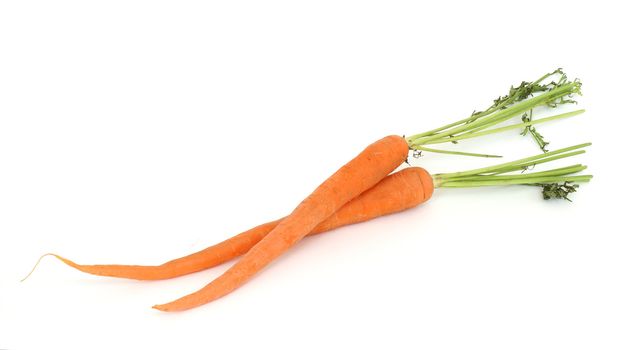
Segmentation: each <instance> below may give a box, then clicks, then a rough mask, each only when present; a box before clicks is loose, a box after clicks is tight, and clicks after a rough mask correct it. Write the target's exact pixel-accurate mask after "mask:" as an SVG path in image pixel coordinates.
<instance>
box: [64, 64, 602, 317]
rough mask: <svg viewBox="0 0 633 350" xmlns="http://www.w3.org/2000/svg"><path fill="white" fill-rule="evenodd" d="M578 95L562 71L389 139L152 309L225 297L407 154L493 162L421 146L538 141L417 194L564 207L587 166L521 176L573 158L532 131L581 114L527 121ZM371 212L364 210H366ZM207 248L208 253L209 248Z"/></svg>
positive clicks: (440, 178) (361, 210)
mask: <svg viewBox="0 0 633 350" xmlns="http://www.w3.org/2000/svg"><path fill="white" fill-rule="evenodd" d="M550 78H552V81H549V82H547V79H550ZM580 88H581V83H580V81H578V80H573V81H570V80H568V79H567V76H566V75H565V74H564V73H563V72H562V70H560V69H557V70H555V71H554V72H552V73H548V74H545V75H544V76H542V77H541V78H539V79H537V80H536V81H534V82H522V83H521V84H519V85H518V86H517V87H511V88H510V90H509V92H508V94H507V95H505V96H500V97H499V98H497V99H495V100H494V102H493V104H492V105H491V106H490V107H488V108H487V109H485V110H482V111H475V112H473V113H472V114H471V115H470V116H469V117H467V118H464V119H461V120H458V121H456V122H453V123H450V124H447V125H445V126H442V127H439V128H435V129H432V130H430V131H426V132H422V133H419V134H414V135H411V136H409V137H402V138H400V137H398V136H388V137H386V138H384V139H381V140H379V141H377V142H375V143H374V144H372V145H370V146H369V147H367V148H366V149H365V150H364V151H363V152H361V154H359V155H358V156H357V157H356V158H354V159H353V160H351V161H350V162H349V163H347V164H346V165H345V166H343V167H342V168H340V169H339V170H338V171H337V172H336V173H334V174H333V175H332V176H331V177H330V178H328V179H327V180H326V181H325V182H324V183H322V184H321V185H320V186H319V187H318V188H317V189H316V190H315V191H314V192H313V193H312V194H311V195H310V196H308V197H307V198H306V199H304V201H302V202H301V203H300V204H299V205H298V206H297V207H296V208H295V210H294V211H293V212H292V213H291V214H290V215H289V216H287V217H285V218H283V219H281V220H280V221H278V222H271V223H267V224H264V225H263V226H259V227H257V228H255V229H254V230H255V231H256V232H255V233H253V232H250V233H249V232H248V231H247V232H245V233H243V234H242V235H244V236H242V235H239V236H238V237H234V238H233V239H230V240H228V241H226V242H223V243H220V245H222V244H225V246H223V247H222V249H219V248H217V247H216V248H215V250H213V249H212V250H213V251H214V252H215V253H218V252H220V253H222V254H219V255H217V256H216V257H215V259H216V260H215V262H216V263H217V262H218V261H221V260H222V259H223V258H226V257H233V256H236V255H239V254H241V253H243V252H244V251H246V249H248V248H249V247H250V249H249V250H248V251H247V252H246V253H245V255H244V256H243V257H242V259H241V260H239V261H238V262H237V263H236V264H235V265H234V266H233V267H231V268H229V269H228V270H227V271H226V272H225V273H224V274H222V275H221V276H220V277H218V278H217V279H215V280H214V281H212V282H211V283H209V284H208V285H207V286H205V287H204V288H202V289H200V290H198V291H197V292H194V293H192V294H190V295H187V296H184V297H182V298H180V299H177V300H175V301H173V302H171V303H167V304H162V305H155V306H154V308H156V309H159V310H163V311H180V310H186V309H189V308H192V307H196V306H199V305H202V304H205V303H207V302H210V301H213V300H216V299H218V298H220V297H222V296H224V295H226V294H228V293H230V292H232V291H233V290H235V289H236V288H238V287H240V286H241V285H243V284H244V283H245V282H246V281H248V280H249V279H250V278H252V277H253V276H254V275H256V274H257V273H258V272H259V271H261V270H262V269H263V268H265V267H266V266H267V265H268V264H270V263H271V262H272V261H273V260H274V259H275V258H277V257H278V256H280V255H281V254H283V253H284V252H285V251H287V250H288V249H290V248H291V247H292V246H293V245H294V244H295V243H296V242H297V241H299V240H300V239H302V238H303V237H305V236H306V235H308V234H310V233H311V232H314V231H315V229H318V228H319V227H320V226H319V225H320V224H322V223H323V222H324V221H325V220H328V221H329V220H330V219H331V218H332V215H334V214H335V213H337V211H339V210H343V208H344V206H345V205H346V203H349V202H350V201H352V200H353V199H354V198H356V197H357V196H359V195H361V194H362V193H364V192H365V191H367V190H368V189H370V188H372V187H373V186H375V185H376V184H377V183H379V182H380V181H381V180H382V179H384V178H385V177H386V176H387V175H388V174H389V173H390V172H391V171H392V170H393V169H395V168H396V167H397V166H398V165H400V164H401V163H402V162H403V161H405V159H406V157H407V153H408V151H409V150H412V151H413V156H414V158H415V157H419V156H421V155H422V152H435V153H443V154H455V155H465V156H475V157H499V156H496V155H490V154H479V153H467V152H461V151H452V150H447V149H436V148H429V147H428V145H435V144H446V143H457V141H461V140H466V139H470V138H475V137H481V136H486V135H491V134H495V133H499V132H505V131H509V130H514V129H522V130H523V131H522V132H521V135H528V134H529V135H530V136H531V137H532V138H533V139H534V140H535V141H536V142H537V144H538V145H539V147H540V148H541V150H542V151H543V152H547V153H545V154H542V155H537V156H532V157H528V158H524V159H520V160H517V161H513V162H508V163H503V164H499V165H494V166H489V167H485V168H480V169H474V170H469V171H465V172H456V173H448V174H436V175H433V176H432V177H430V179H431V181H428V180H427V182H426V185H425V184H423V185H422V187H425V186H430V187H431V188H433V187H435V188H437V187H445V188H451V187H452V188H463V187H480V186H500V185H516V184H520V185H531V186H540V187H542V188H543V198H544V199H551V198H563V199H567V200H569V199H568V195H569V194H570V193H572V192H575V191H576V188H577V187H578V185H576V184H575V183H574V182H588V181H590V179H591V176H590V175H581V176H570V174H574V173H577V172H580V171H582V170H584V169H585V168H586V166H583V165H580V164H576V165H572V166H568V167H564V168H558V169H553V170H546V171H541V172H534V173H525V174H524V173H523V172H525V171H528V170H531V167H533V166H535V165H537V164H541V163H545V162H549V161H552V160H556V159H560V158H565V157H569V156H573V155H576V154H580V153H583V152H584V151H578V150H577V149H579V148H582V147H586V146H588V145H589V144H582V145H578V146H573V147H569V148H566V149H561V150H558V151H552V152H548V150H547V149H546V146H547V145H548V142H547V141H545V140H544V138H543V136H542V135H541V134H540V133H539V132H537V131H536V129H535V125H537V124H540V123H545V122H549V121H553V120H558V119H563V118H568V117H571V116H575V115H578V114H581V113H583V112H584V110H576V111H572V112H567V113H562V114H558V115H553V116H548V117H546V118H540V119H533V110H534V109H535V108H539V109H541V108H540V107H545V108H549V109H553V108H555V107H557V106H559V105H562V104H568V103H575V101H574V100H573V96H574V95H575V94H580ZM515 117H520V118H521V122H520V123H516V124H510V125H506V126H503V127H495V128H492V127H494V126H497V125H499V124H501V123H504V122H506V121H508V120H510V119H512V118H515ZM517 171H521V173H520V174H517V173H516V172H517ZM513 173H514V174H513ZM427 178H429V177H428V176H427ZM561 182H562V183H561ZM354 203H356V204H358V203H361V202H360V201H357V202H354ZM370 203H371V204H372V205H376V206H377V207H381V206H383V205H384V203H383V202H382V201H381V199H380V198H379V199H375V200H374V201H372V202H370ZM372 205H369V206H370V207H372ZM367 206H368V205H367V204H365V205H363V206H360V207H358V208H357V209H358V212H357V213H356V215H359V218H360V219H359V220H358V221H363V220H367V219H369V218H371V217H372V216H371V215H368V213H371V210H368V209H367ZM376 215H381V214H380V213H378V214H375V215H374V216H373V217H375V216H376ZM348 219H349V218H348ZM268 231H269V232H268ZM242 239H243V240H244V241H242ZM235 242H237V243H235ZM236 245H237V246H236ZM251 246H252V247H251ZM211 248H213V247H210V248H209V249H211ZM241 249H243V250H241ZM205 251H206V250H205ZM205 251H201V252H198V253H194V254H192V255H190V256H187V257H184V258H181V259H176V260H174V261H171V262H168V263H166V264H164V265H168V267H167V268H164V269H167V270H169V267H173V266H181V267H182V266H186V267H187V268H185V269H183V270H181V272H182V271H187V269H190V270H196V269H201V268H202V267H203V266H208V265H209V264H210V263H214V259H213V257H208V256H205V254H207V253H208V251H207V252H205ZM57 257H58V258H60V259H62V261H64V262H65V263H67V264H69V265H71V266H73V267H75V268H78V269H83V270H84V271H87V272H90V271H92V272H91V273H93V272H97V273H98V274H103V275H108V274H110V275H113V276H114V274H113V270H108V269H111V268H110V267H108V266H112V265H88V266H91V267H90V268H87V267H86V265H78V264H75V263H73V262H72V261H70V260H67V259H64V258H62V257H60V256H57ZM118 266H119V267H120V268H121V269H124V270H125V269H127V268H126V267H125V265H118ZM153 268H155V267H147V266H137V267H136V268H135V269H136V271H134V272H133V271H132V270H126V271H124V272H125V273H126V274H129V276H136V277H139V276H140V277H143V278H146V279H155V278H158V277H160V276H161V275H160V273H165V272H164V271H162V272H160V273H157V272H156V271H157V270H156V269H153ZM174 270H176V269H172V271H171V273H175V272H174ZM119 271H121V270H119Z"/></svg>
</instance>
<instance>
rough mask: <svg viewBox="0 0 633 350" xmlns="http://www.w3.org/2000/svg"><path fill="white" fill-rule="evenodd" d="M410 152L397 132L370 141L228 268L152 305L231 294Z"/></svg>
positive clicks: (176, 307) (186, 305)
mask: <svg viewBox="0 0 633 350" xmlns="http://www.w3.org/2000/svg"><path fill="white" fill-rule="evenodd" d="M408 152H409V146H408V144H407V142H406V141H405V140H404V139H403V138H402V137H400V136H395V135H392V136H387V137H385V138H383V139H380V140H378V141H376V142H374V143H373V144H371V145H369V146H368V147H367V148H365V149H364V150H363V151H362V152H361V153H360V154H359V155H358V156H356V157H355V158H354V159H352V160H351V161H349V162H348V163H347V164H345V165H344V166H342V167H341V168H340V169H339V170H337V171H336V172H335V173H334V174H333V175H332V176H330V177H329V178H328V179H327V180H325V182H323V183H322V184H321V185H319V187H317V188H316V190H314V192H312V193H311V194H310V195H309V196H308V197H307V198H306V199H304V200H303V201H302V202H301V203H300V204H299V205H298V206H297V208H295V210H294V211H293V212H292V213H291V214H290V215H288V216H287V217H286V218H285V219H283V220H282V221H281V222H280V223H279V224H278V225H277V226H276V227H275V228H274V229H273V230H272V231H270V233H268V235H266V236H265V237H264V238H263V239H262V240H261V241H259V243H257V244H255V246H253V248H251V249H250V250H249V251H248V252H247V253H246V254H244V256H242V258H241V259H240V260H239V261H238V262H237V263H235V265H233V266H232V267H230V268H229V269H228V270H227V271H226V272H224V273H223V274H222V275H220V276H219V277H218V278H216V279H215V280H213V281H212V282H211V283H209V284H207V285H206V286H205V287H203V288H202V289H200V290H198V291H196V292H194V293H192V294H189V295H186V296H184V297H182V298H180V299H177V300H175V301H172V302H170V303H167V304H162V305H154V308H155V309H158V310H161V311H183V310H187V309H191V308H194V307H197V306H200V305H203V304H206V303H209V302H211V301H213V300H216V299H218V298H220V297H222V296H225V295H227V294H229V293H230V292H232V291H233V290H235V289H237V288H238V287H240V286H241V285H243V284H244V283H245V282H246V281H248V280H249V279H251V278H252V277H253V276H254V275H255V274H257V273H258V272H260V271H261V270H262V269H263V268H264V267H266V266H267V265H268V264H270V263H271V262H272V261H273V260H275V259H276V258H277V257H279V256H280V255H281V254H283V253H284V252H286V251H287V250H288V249H290V248H291V247H292V246H293V245H294V244H295V243H296V242H297V241H299V240H300V239H301V238H303V237H305V236H306V235H307V234H308V233H310V232H311V231H312V230H313V229H314V228H315V227H316V226H317V225H318V224H319V223H321V222H322V221H323V220H325V219H327V218H328V217H330V216H332V215H333V214H334V213H335V212H336V211H337V210H339V209H340V208H341V207H342V206H343V205H345V203H347V202H349V201H350V200H352V199H353V198H355V197H357V196H358V195H360V194H361V193H363V192H365V191H366V190H368V189H369V188H371V187H373V186H374V185H376V184H377V183H378V182H380V180H382V179H383V178H385V177H386V176H387V175H389V173H390V172H392V171H393V170H394V169H396V168H397V167H398V166H399V165H400V164H402V163H403V162H404V161H405V160H406V158H407V155H408Z"/></svg>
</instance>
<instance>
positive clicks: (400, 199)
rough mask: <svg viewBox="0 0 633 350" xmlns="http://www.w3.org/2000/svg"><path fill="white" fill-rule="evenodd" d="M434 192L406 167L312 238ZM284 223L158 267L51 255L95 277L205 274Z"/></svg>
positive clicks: (427, 179)
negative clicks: (77, 260) (83, 262)
mask: <svg viewBox="0 0 633 350" xmlns="http://www.w3.org/2000/svg"><path fill="white" fill-rule="evenodd" d="M433 190H434V188H433V179H432V178H431V175H429V173H428V172H427V171H426V170H424V169H422V168H419V167H411V168H405V169H403V170H400V171H398V172H395V173H393V174H391V175H389V176H387V177H386V178H384V179H383V180H382V181H380V182H379V183H378V184H376V186H374V187H372V188H370V189H369V190H367V191H365V192H363V193H362V194H361V195H360V196H358V197H356V198H354V199H352V200H351V201H349V202H348V203H347V204H345V205H344V206H343V207H341V209H339V210H338V211H337V212H336V213H334V214H333V215H332V216H330V217H329V218H327V219H326V220H324V221H323V222H321V223H320V224H319V225H317V227H315V228H314V230H312V232H310V233H309V235H315V234H319V233H323V232H327V231H331V230H334V229H336V228H338V227H341V226H346V225H351V224H355V223H359V222H364V221H367V220H371V219H374V218H377V217H379V216H384V215H388V214H393V213H396V212H399V211H403V210H406V209H409V208H412V207H415V206H417V205H420V204H421V203H424V202H425V201H427V200H428V199H429V198H430V197H431V196H432V194H433ZM281 220H282V219H279V220H275V221H271V222H267V223H265V224H262V225H259V226H256V227H254V228H252V229H250V230H247V231H244V232H242V233H240V234H238V235H236V236H233V237H231V238H229V239H227V240H225V241H222V242H220V243H218V244H215V245H212V246H210V247H208V248H205V249H203V250H200V251H198V252H195V253H193V254H189V255H187V256H183V257H181V258H178V259H174V260H171V261H168V262H166V263H164V264H162V265H157V266H145V265H81V264H77V263H75V262H73V261H71V260H69V259H66V258H64V257H61V256H59V255H57V254H51V255H53V256H55V257H56V258H58V259H59V260H61V261H62V262H64V263H65V264H67V265H68V266H71V267H73V268H75V269H77V270H79V271H82V272H85V273H89V274H93V275H99V276H107V277H118V278H129V279H136V280H162V279H168V278H174V277H179V276H183V275H187V274H190V273H194V272H198V271H202V270H205V269H208V268H211V267H214V266H217V265H220V264H222V263H225V262H227V261H229V260H232V259H234V258H236V257H238V256H240V255H243V254H244V253H246V252H248V251H249V250H250V249H251V248H252V247H253V246H254V245H255V244H257V243H258V242H259V241H261V240H262V239H263V238H264V237H265V236H266V235H267V234H268V233H269V232H270V231H272V230H273V229H274V228H275V227H276V226H277V225H278V224H279V222H280V221H281Z"/></svg>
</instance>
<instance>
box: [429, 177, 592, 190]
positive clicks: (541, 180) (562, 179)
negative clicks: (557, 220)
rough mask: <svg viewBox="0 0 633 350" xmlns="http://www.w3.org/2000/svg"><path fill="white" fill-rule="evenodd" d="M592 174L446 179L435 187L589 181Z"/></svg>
mask: <svg viewBox="0 0 633 350" xmlns="http://www.w3.org/2000/svg"><path fill="white" fill-rule="evenodd" d="M592 177H593V176H592V175H578V176H544V177H529V178H521V179H506V180H486V181H475V180H473V181H447V182H440V183H438V184H436V187H454V188H461V187H483V186H506V185H527V184H545V183H558V182H589V181H590V180H591V178H592Z"/></svg>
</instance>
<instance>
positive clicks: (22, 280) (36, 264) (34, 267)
mask: <svg viewBox="0 0 633 350" xmlns="http://www.w3.org/2000/svg"><path fill="white" fill-rule="evenodd" d="M45 256H54V257H56V258H59V256H58V255H57V254H53V253H46V254H42V256H40V258H39V259H37V262H36V263H35V266H33V268H32V269H31V271H30V272H29V273H28V274H27V275H26V276H25V277H24V278H23V279H21V280H20V282H24V281H26V279H27V278H29V276H31V274H32V273H33V271H35V269H36V268H37V266H38V265H39V264H40V261H42V259H43V258H44V257H45Z"/></svg>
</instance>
